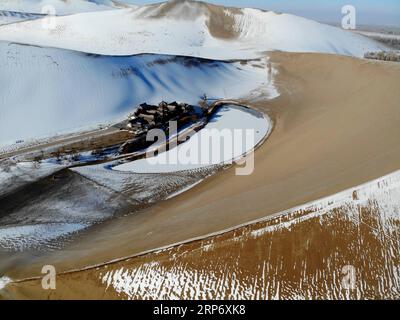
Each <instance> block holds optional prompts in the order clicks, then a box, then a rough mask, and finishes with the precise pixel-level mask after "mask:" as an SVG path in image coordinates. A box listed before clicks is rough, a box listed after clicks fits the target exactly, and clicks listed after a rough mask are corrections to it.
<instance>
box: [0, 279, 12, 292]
mask: <svg viewBox="0 0 400 320" xmlns="http://www.w3.org/2000/svg"><path fill="white" fill-rule="evenodd" d="M11 281H12V280H11V278H9V277H0V290H1V289H4V288H5V287H6V286H7V285H8V284H9V283H10V282H11Z"/></svg>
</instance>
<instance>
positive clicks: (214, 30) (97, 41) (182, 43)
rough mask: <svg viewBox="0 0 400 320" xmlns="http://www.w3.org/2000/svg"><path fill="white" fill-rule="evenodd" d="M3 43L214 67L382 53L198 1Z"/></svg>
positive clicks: (10, 37) (268, 15) (321, 30)
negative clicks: (168, 57) (276, 58)
mask: <svg viewBox="0 0 400 320" xmlns="http://www.w3.org/2000/svg"><path fill="white" fill-rule="evenodd" d="M0 40H7V41H12V42H19V43H29V44H33V45H43V46H51V47H58V48H66V49H73V50H78V51H84V52H88V53H96V54H106V55H132V54H140V53H157V54H160V53H161V54H172V55H186V56H196V57H203V58H211V59H234V58H250V57H255V56H259V55H260V54H262V53H263V52H265V51H270V50H281V51H293V52H323V53H334V54H343V55H350V56H357V57H362V56H363V55H364V53H365V52H367V51H376V50H379V49H382V48H384V46H383V45H381V44H378V43H377V42H375V41H373V40H371V39H368V38H366V37H363V36H361V35H358V34H354V33H351V32H346V31H344V30H341V29H339V28H335V27H331V26H328V25H324V24H320V23H317V22H314V21H311V20H307V19H305V18H301V17H297V16H294V15H290V14H278V13H274V12H265V11H261V10H257V9H237V8H225V7H220V6H215V5H210V4H206V3H202V2H194V1H171V2H166V3H161V4H154V5H149V6H142V7H132V8H125V9H118V10H107V11H99V12H87V13H81V14H76V15H71V16H64V17H57V18H55V19H54V25H53V26H52V28H43V27H42V22H41V21H27V22H22V23H18V24H14V25H7V26H2V27H1V28H0Z"/></svg>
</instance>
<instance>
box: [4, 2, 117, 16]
mask: <svg viewBox="0 0 400 320" xmlns="http://www.w3.org/2000/svg"><path fill="white" fill-rule="evenodd" d="M50 7H51V8H52V9H53V8H54V10H55V12H54V13H55V14H57V15H66V14H74V13H78V12H90V11H100V10H109V9H113V8H118V7H122V5H121V4H119V3H117V2H114V1H112V0H1V1H0V10H6V11H14V12H27V13H39V14H40V13H46V12H48V9H49V8H50Z"/></svg>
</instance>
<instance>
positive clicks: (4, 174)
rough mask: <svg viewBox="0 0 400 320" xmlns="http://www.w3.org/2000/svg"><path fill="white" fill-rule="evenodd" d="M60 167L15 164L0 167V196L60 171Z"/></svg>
mask: <svg viewBox="0 0 400 320" xmlns="http://www.w3.org/2000/svg"><path fill="white" fill-rule="evenodd" d="M62 168H63V167H62V166H61V165H55V164H50V163H40V164H39V163H34V162H17V163H7V164H2V165H1V166H0V196H3V195H5V194H7V193H10V192H12V191H13V190H15V189H16V188H19V187H21V186H23V185H25V184H27V183H31V182H34V181H37V180H39V179H40V178H44V177H46V176H49V175H51V174H52V173H54V172H56V171H59V170H61V169H62Z"/></svg>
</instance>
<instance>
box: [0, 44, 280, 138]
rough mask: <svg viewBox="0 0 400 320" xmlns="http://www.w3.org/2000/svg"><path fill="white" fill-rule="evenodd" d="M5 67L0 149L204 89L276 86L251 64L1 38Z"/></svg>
mask: <svg viewBox="0 0 400 320" xmlns="http://www.w3.org/2000/svg"><path fill="white" fill-rule="evenodd" d="M0 70H1V72H0V146H2V145H3V146H4V145H6V144H13V143H15V141H16V140H20V139H21V140H26V139H31V138H41V137H46V136H53V135H55V134H60V133H68V132H74V131H77V130H83V129H88V128H93V127H95V126H97V125H98V124H100V123H110V122H113V121H117V120H122V119H124V118H125V117H126V116H127V115H128V114H129V113H130V112H132V110H133V109H134V108H135V107H136V106H137V105H138V104H140V103H143V102H148V103H158V102H159V101H161V100H167V101H168V100H169V101H174V100H180V101H185V102H188V103H191V104H196V103H197V102H198V101H199V100H200V97H201V96H202V95H203V94H204V93H206V94H207V96H209V97H216V98H240V97H242V96H245V95H247V94H248V93H250V92H251V91H252V90H255V89H257V88H258V87H261V86H262V87H266V86H270V87H271V83H272V75H271V74H268V73H267V72H265V70H263V69H261V68H256V67H252V66H251V65H250V64H248V65H241V64H240V63H224V62H212V61H204V60H199V59H194V58H184V57H181V58H179V57H172V56H155V55H142V56H131V57H109V56H93V55H88V54H84V53H80V52H73V51H68V50H61V49H54V48H38V47H32V46H23V45H17V44H10V43H1V42H0ZM271 88H272V89H271V92H272V94H275V92H274V90H273V86H272V87H271Z"/></svg>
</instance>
